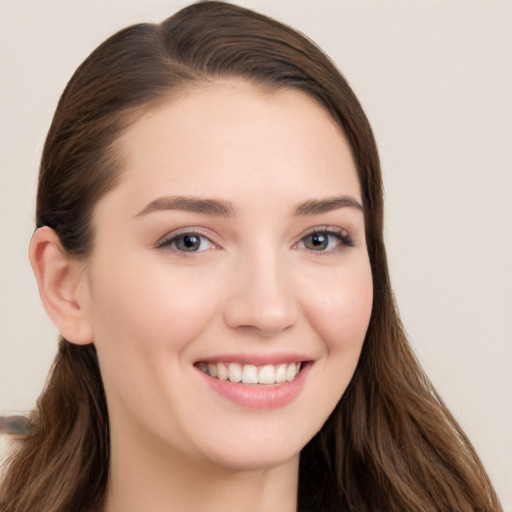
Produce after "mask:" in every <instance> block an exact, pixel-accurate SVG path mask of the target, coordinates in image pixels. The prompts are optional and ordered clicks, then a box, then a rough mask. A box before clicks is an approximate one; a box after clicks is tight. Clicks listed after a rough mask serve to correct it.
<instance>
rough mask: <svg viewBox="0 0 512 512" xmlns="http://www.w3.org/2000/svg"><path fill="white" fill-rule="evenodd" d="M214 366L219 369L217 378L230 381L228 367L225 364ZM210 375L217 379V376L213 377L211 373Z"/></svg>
mask: <svg viewBox="0 0 512 512" xmlns="http://www.w3.org/2000/svg"><path fill="white" fill-rule="evenodd" d="M214 366H216V367H217V378H218V379H220V380H228V377H229V372H228V369H227V367H226V365H225V364H224V363H219V364H216V365H214ZM210 375H211V376H212V377H215V375H213V374H211V373H210Z"/></svg>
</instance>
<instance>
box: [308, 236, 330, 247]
mask: <svg viewBox="0 0 512 512" xmlns="http://www.w3.org/2000/svg"><path fill="white" fill-rule="evenodd" d="M326 244H327V237H326V236H325V235H320V234H315V235H311V245H312V246H313V247H315V248H316V249H319V248H321V249H325V247H326Z"/></svg>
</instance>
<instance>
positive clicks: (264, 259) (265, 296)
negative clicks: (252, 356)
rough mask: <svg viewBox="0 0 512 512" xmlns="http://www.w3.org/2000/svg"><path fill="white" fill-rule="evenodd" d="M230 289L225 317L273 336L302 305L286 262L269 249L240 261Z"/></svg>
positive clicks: (238, 325)
mask: <svg viewBox="0 0 512 512" xmlns="http://www.w3.org/2000/svg"><path fill="white" fill-rule="evenodd" d="M229 289H230V294H229V298H228V300H227V304H226V308H225V312H224V320H225V322H226V324H227V325H228V326H229V327H231V328H234V329H245V330H249V331H253V332H255V333H257V334H259V335H260V336H263V337H272V336H275V335H277V334H278V333H280V332H282V331H284V330H287V329H290V328H291V327H293V325H295V323H296V322H297V320H298V317H299V306H298V303H297V300H296V296H295V294H294V291H293V283H292V280H291V278H290V275H289V272H287V269H286V262H279V261H278V258H276V257H274V256H272V255H271V254H270V253H268V252H265V251H263V254H262V255H260V256H254V255H252V257H250V258H247V260H246V261H244V262H239V264H238V268H237V269H236V271H235V272H233V273H232V274H231V275H230V284H229Z"/></svg>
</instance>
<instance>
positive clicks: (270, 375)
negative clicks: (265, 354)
mask: <svg viewBox="0 0 512 512" xmlns="http://www.w3.org/2000/svg"><path fill="white" fill-rule="evenodd" d="M275 381H276V372H275V370H274V367H273V366H272V365H271V364H266V365H265V366H263V367H262V368H260V371H259V372H258V382H259V383H260V384H274V382H275Z"/></svg>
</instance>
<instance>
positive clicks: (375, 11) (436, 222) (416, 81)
mask: <svg viewBox="0 0 512 512" xmlns="http://www.w3.org/2000/svg"><path fill="white" fill-rule="evenodd" d="M188 3H190V2H187V1H182V0H0V240H1V250H0V412H13V411H21V410H26V409H29V408H31V407H32V406H33V405H34V402H35V399H36V397H37V396H38V394H39V392H40V391H41V389H42V386H43V384H44V381H45V377H46V374H47V372H48V369H49V367H50V364H51V361H52V358H53V356H54V354H55V351H56V340H57V332H56V330H55V329H54V328H53V326H52V325H51V324H50V321H49V320H48V319H47V317H46V314H45V312H44V310H43V308H42V306H41V304H40V301H39V297H38V293H37V288H36V284H35V280H34V278H33V276H32V272H31V269H30V266H29V263H28V259H27V247H28V243H29V240H30V236H31V233H32V231H33V229H34V223H33V219H34V205H35V191H36V181H37V170H38V161H39V158H40V154H41V150H42V146H43V142H44V137H45V134H46V131H47V129H48V127H49V124H50V121H51V118H52V115H53V111H54V109H55V107H56V104H57V100H58V98H59V96H60V94H61V92H62V90H63V88H64V86H65V85H66V82H67V81H68V79H69V78H70V77H71V74H72V73H73V71H74V70H75V68H76V67H77V66H78V65H79V64H80V62H81V61H82V60H83V59H84V58H85V57H86V56H87V55H88V54H89V53H90V52H91V51H92V50H93V49H94V48H95V47H96V46H97V45H98V44H99V43H100V42H102V41H103V40H104V39H105V38H106V37H107V36H109V35H111V34H112V33H113V32H115V31H117V30H118V29H120V28H123V27H125V26H127V25H129V24H133V23H137V22H142V21H150V22H159V21H162V20H163V19H164V18H166V17H168V16H169V15H171V14H172V13H174V12H175V11H176V10H178V9H179V8H181V7H183V6H185V5H187V4H188ZM234 3H239V4H241V5H244V6H246V7H251V8H255V9H256V10H260V11H262V12H263V13H266V14H269V15H271V16H274V17H276V18H277V19H279V20H281V21H284V22H285V23H288V24H290V25H292V26H293V27H295V28H297V29H299V30H300V31H302V32H304V33H305V34H306V35H308V36H309V37H311V38H312V39H314V40H315V41H316V42H317V43H319V45H320V46H321V47H322V48H323V49H324V50H325V51H326V52H327V53H328V54H329V55H330V56H331V57H332V59H333V60H334V61H335V62H336V64H337V65H338V67H339V68H340V69H341V71H342V72H343V74H344V75H345V76H346V77H347V78H348V80H349V82H350V83H351V85H352V86H353V88H354V90H355V92H356V94H357V95H358V97H359V99H360V101H361V102H362V104H363V107H364V108H365V110H366V113H367V115H368V117H369V119H370V122H371V123H372V126H373V129H374V131H375V135H376V138H377V142H378V145H379V148H380V154H381V159H382V166H383V174H384V184H385V189H386V198H387V206H386V240H387V248H388V253H389V258H390V267H391V274H392V279H393V284H394V288H395V292H396V298H397V303H398V306H399V309H400V311H401V315H402V320H403V322H404V324H405V327H406V329H407V332H408V334H409V336H410V339H411V343H412V345H413V348H414V350H415V351H416V353H417V355H418V357H419V358H420V360H421V362H422V363H423V365H424V367H425V369H426V370H427V373H428V374H429V376H430V377H431V379H432V381H433V382H434V385H435V386H436V387H437V389H438V391H439V392H440V394H441V396H442V397H443V398H444V399H445V401H446V402H447V404H448V406H449V407H450V408H451V410H452V411H453V413H454V414H455V416H456V417H457V419H458V420H459V421H460V422H461V424H462V426H463V427H464V428H465V430H466V431H467V433H468V435H469V437H470V439H471V440H472V442H473V443H474V445H475V447H476V449H477V451H478V452H479V454H480V456H481V457H482V459H483V461H484V464H485V465H486V468H487V469H488V471H489V473H490V476H491V479H492V480H493V482H494V484H495V486H496V488H497V490H498V494H499V496H500V498H501V500H502V502H503V506H504V509H505V510H506V511H512V327H511V322H510V317H511V316H512V263H511V262H512V229H511V227H510V225H511V222H512V199H511V197H512V150H511V146H512V69H511V63H512V1H510V0H479V1H475V0H390V1H387V2H382V1H380V0H371V1H370V0H330V1H329V0H315V1H312V0H310V1H308V0H279V1H275V0H240V1H237V2H234ZM127 278H129V276H127Z"/></svg>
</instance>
